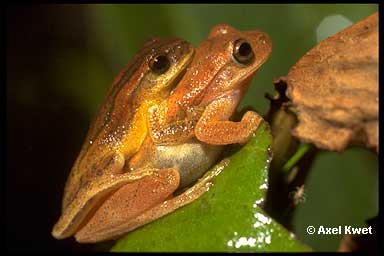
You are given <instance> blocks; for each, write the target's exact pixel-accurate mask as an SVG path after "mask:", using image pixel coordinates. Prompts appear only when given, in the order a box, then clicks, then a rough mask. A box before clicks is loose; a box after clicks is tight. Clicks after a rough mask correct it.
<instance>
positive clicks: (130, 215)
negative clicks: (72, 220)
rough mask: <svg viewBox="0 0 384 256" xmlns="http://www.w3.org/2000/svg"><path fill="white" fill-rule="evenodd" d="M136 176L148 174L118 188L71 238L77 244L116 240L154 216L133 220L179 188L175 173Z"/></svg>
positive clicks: (177, 174)
mask: <svg viewBox="0 0 384 256" xmlns="http://www.w3.org/2000/svg"><path fill="white" fill-rule="evenodd" d="M135 172H138V173H148V172H149V173H152V174H151V175H148V176H144V177H143V178H141V179H139V180H136V181H135V182H131V183H129V184H126V185H124V186H122V187H120V188H119V189H118V190H117V191H116V192H114V193H113V194H112V195H110V196H109V197H108V198H107V199H106V200H105V201H104V202H103V203H102V205H101V206H100V207H99V208H98V209H97V210H96V211H95V212H94V214H93V215H92V217H90V219H89V221H88V222H87V223H86V224H85V225H84V226H83V227H82V228H81V229H80V230H79V231H78V232H77V233H76V234H75V238H76V240H77V241H78V242H80V243H93V242H98V241H103V240H108V239H111V238H114V237H118V236H120V235H121V234H124V233H126V232H128V231H130V230H132V229H134V228H136V227H138V226H141V225H144V224H146V223H148V222H151V221H152V220H154V219H156V218H157V216H155V215H156V214H154V215H150V216H147V217H146V218H144V219H143V218H141V219H137V216H139V215H141V214H142V213H144V212H146V211H148V210H149V209H151V208H153V207H155V206H156V205H159V204H161V203H162V202H164V201H166V200H167V199H169V198H170V197H172V193H173V192H174V191H175V190H176V189H177V188H178V187H179V184H180V175H179V172H178V171H177V170H176V169H173V168H168V169H154V168H143V169H140V170H137V171H135Z"/></svg>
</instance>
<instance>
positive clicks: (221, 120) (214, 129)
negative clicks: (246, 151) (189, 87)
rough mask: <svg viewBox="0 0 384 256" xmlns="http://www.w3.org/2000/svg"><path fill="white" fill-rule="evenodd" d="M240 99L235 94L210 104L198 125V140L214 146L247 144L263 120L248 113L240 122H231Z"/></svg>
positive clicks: (256, 115) (251, 112) (196, 134)
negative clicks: (230, 119)
mask: <svg viewBox="0 0 384 256" xmlns="http://www.w3.org/2000/svg"><path fill="white" fill-rule="evenodd" d="M240 98H241V96H240V94H239V93H236V92H235V93H232V94H230V95H228V96H224V97H222V98H219V99H217V100H215V101H213V102H212V103H210V104H209V105H208V106H207V108H206V110H205V111H204V112H203V114H202V116H201V118H200V119H199V121H198V123H197V124H196V127H195V136H196V138H197V139H198V140H200V141H202V142H205V143H208V144H213V145H227V144H234V143H245V142H247V141H248V140H249V139H250V137H251V136H252V134H253V133H254V132H255V131H256V129H257V127H258V126H259V124H260V122H261V121H262V120H263V118H262V117H261V116H260V115H259V114H257V113H256V112H253V111H247V112H246V113H245V114H244V116H243V118H242V119H241V121H240V122H233V121H229V120H228V119H229V118H230V116H231V115H232V114H233V112H234V111H235V110H236V107H237V105H238V102H239V101H240Z"/></svg>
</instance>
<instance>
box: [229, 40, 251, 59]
mask: <svg viewBox="0 0 384 256" xmlns="http://www.w3.org/2000/svg"><path fill="white" fill-rule="evenodd" d="M232 55H233V57H234V58H235V60H236V61H237V62H239V63H241V64H247V63H249V62H251V61H252V60H253V58H254V54H253V50H252V46H251V45H250V44H249V43H248V42H247V41H246V40H244V39H237V40H236V41H235V43H234V44H233V53H232Z"/></svg>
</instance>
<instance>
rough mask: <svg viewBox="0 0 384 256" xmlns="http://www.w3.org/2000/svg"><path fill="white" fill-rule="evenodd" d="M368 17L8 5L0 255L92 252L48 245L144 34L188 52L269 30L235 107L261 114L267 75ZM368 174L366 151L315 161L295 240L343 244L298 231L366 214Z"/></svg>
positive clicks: (287, 9) (370, 198) (371, 193)
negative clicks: (79, 165) (225, 32)
mask: <svg viewBox="0 0 384 256" xmlns="http://www.w3.org/2000/svg"><path fill="white" fill-rule="evenodd" d="M375 11H377V5H208V4H207V5H36V6H33V5H17V6H8V7H7V10H6V79H7V89H6V90H7V102H6V156H5V157H6V212H5V215H6V216H5V218H6V219H5V223H6V243H7V249H8V250H10V251H31V250H34V251H35V250H39V251H41V250H44V251H47V250H72V251H73V250H74V251H89V250H95V247H94V246H90V245H78V244H77V243H76V242H74V240H73V239H66V240H61V241H58V240H55V239H54V238H52V237H51V235H50V232H51V229H52V226H53V224H54V223H55V222H56V221H57V219H58V217H59V215H60V205H61V197H62V192H63V188H64V183H65V180H66V177H67V175H68V173H69V170H70V168H71V166H72V164H73V162H74V160H75V158H76V155H77V154H78V152H79V150H80V146H81V144H82V142H83V139H84V137H85V134H86V132H87V129H88V125H89V122H90V120H91V119H92V117H93V115H94V113H95V111H96V108H97V105H98V104H99V102H100V101H101V100H102V98H103V96H104V93H105V91H106V89H107V87H108V86H109V84H110V82H111V81H112V80H113V77H114V75H116V74H117V73H118V72H119V71H120V69H121V68H123V66H124V65H125V64H126V63H127V62H128V60H129V59H130V58H131V57H132V56H133V54H134V53H135V52H136V51H138V49H139V48H140V46H141V45H142V44H143V42H144V41H145V40H146V39H147V38H149V37H151V36H161V37H171V36H179V37H182V38H185V39H186V40H188V41H190V42H191V43H192V44H193V45H194V46H196V45H197V44H198V42H200V41H201V40H204V38H205V37H206V36H207V34H208V32H209V29H210V28H211V27H212V26H213V25H215V24H217V23H223V22H225V23H229V24H231V25H233V26H235V27H236V28H238V29H241V30H246V29H255V28H257V29H260V30H262V31H264V32H267V33H268V34H270V36H271V37H272V40H273V53H272V56H271V58H270V60H269V61H268V62H267V63H266V64H265V65H264V66H263V68H262V69H261V70H260V72H259V74H258V75H257V76H256V78H255V79H254V82H253V84H252V86H251V89H250V91H249V93H248V94H247V96H246V97H245V99H244V102H243V106H245V105H252V106H253V107H255V108H256V109H257V110H258V111H259V112H260V113H263V114H265V113H266V111H267V110H268V101H267V100H266V99H265V98H264V96H263V95H264V93H265V92H273V87H272V80H273V79H274V78H276V77H279V76H281V75H285V74H287V72H288V70H289V68H290V67H291V66H292V65H293V64H294V63H295V62H296V61H297V60H298V59H299V58H300V57H301V56H302V55H303V54H305V52H307V51H308V50H309V49H310V48H312V47H313V46H314V45H315V44H316V43H317V42H318V40H320V39H323V38H324V33H325V34H327V35H331V34H333V33H335V32H337V31H339V30H340V29H342V28H344V27H346V26H348V25H350V23H348V20H350V22H352V23H353V22H356V21H358V20H360V19H362V18H364V17H366V16H368V15H370V14H372V13H373V12H375ZM330 15H339V18H338V19H336V20H335V21H333V23H332V24H331V25H329V26H328V30H324V29H323V30H321V31H320V32H319V30H318V29H317V28H318V25H319V24H320V23H321V21H322V20H323V19H324V18H325V17H327V16H330ZM340 15H342V16H340ZM340 17H341V18H340ZM343 17H344V19H343ZM324 31H325V32H324ZM322 35H323V36H322ZM318 37H320V39H317V38H318ZM321 37H323V38H321ZM377 175H378V174H377V157H376V155H375V154H372V153H371V152H368V151H366V150H364V149H358V148H354V149H350V150H348V151H347V152H345V153H343V154H337V153H331V152H324V153H322V154H321V155H320V156H319V157H318V158H317V159H316V162H315V166H314V169H313V170H312V172H311V174H310V176H309V178H308V182H307V183H306V202H305V203H304V204H303V205H302V206H300V207H299V208H298V210H297V213H296V215H295V220H294V225H295V229H296V232H297V234H298V237H299V238H300V239H301V240H303V241H304V242H305V243H307V244H308V245H310V246H312V247H313V248H315V249H316V250H320V251H321V250H335V249H336V248H337V246H338V242H339V239H340V237H338V236H333V237H331V236H327V237H314V236H308V235H306V234H305V228H306V226H308V225H315V226H316V225H320V224H323V225H327V226H336V225H344V224H350V225H362V223H364V221H365V219H367V218H370V217H373V216H375V215H376V214H377V207H378V200H377V198H378V195H377V194H378V183H377ZM108 245H109V244H106V245H101V246H100V245H99V247H96V249H100V248H101V249H105V248H108ZM103 246H106V247H103Z"/></svg>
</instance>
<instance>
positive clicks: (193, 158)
mask: <svg viewBox="0 0 384 256" xmlns="http://www.w3.org/2000/svg"><path fill="white" fill-rule="evenodd" d="M271 51H272V43H271V39H270V38H269V36H268V35H267V34H266V33H264V32H261V31H258V30H250V31H239V30H236V29H235V28H233V27H232V26H230V25H227V24H219V25H216V26H215V27H213V28H212V29H211V31H210V33H209V35H208V38H207V39H206V40H204V41H203V42H201V43H200V44H199V45H198V46H197V47H196V48H195V54H194V57H193V60H192V62H191V64H190V65H189V67H188V68H187V70H186V73H185V74H184V75H183V77H182V78H181V80H180V81H179V83H178V84H177V85H176V87H175V88H174V89H173V90H172V91H171V92H170V94H169V96H168V97H167V98H166V99H164V100H163V101H162V102H161V103H160V104H154V105H151V107H149V108H148V119H147V122H148V133H147V136H146V138H145V140H144V142H143V144H142V145H141V147H140V149H139V151H138V152H137V153H136V154H135V155H134V156H133V157H132V158H131V159H130V161H129V164H128V166H129V169H130V170H131V171H133V172H138V171H143V170H152V171H153V173H154V175H150V176H145V177H144V178H142V179H140V180H138V181H136V182H133V183H130V184H127V185H124V186H122V187H120V188H119V189H118V190H117V191H116V192H115V193H114V194H112V195H111V196H109V197H108V198H107V199H106V200H105V201H104V203H103V205H102V206H101V207H99V208H98V209H97V210H96V212H95V213H94V215H93V217H92V219H91V220H90V221H89V222H88V223H86V225H84V226H83V227H82V229H81V230H80V231H79V232H78V233H77V234H76V235H75V237H76V239H77V241H79V242H82V243H95V242H99V241H105V240H110V239H117V238H119V237H121V236H122V235H124V234H126V233H128V232H130V231H132V230H135V229H136V228H139V227H141V226H143V225H145V224H147V223H149V222H152V221H154V220H156V219H159V218H161V217H163V216H165V215H167V214H170V213H172V212H174V211H176V210H177V209H179V208H181V207H183V206H185V205H187V204H190V203H192V202H193V201H195V200H196V199H198V198H199V197H201V196H202V195H203V194H204V193H206V192H207V191H209V189H210V188H211V187H212V186H213V185H214V178H215V177H216V176H217V175H219V173H220V172H221V171H222V170H223V169H224V167H225V166H226V165H228V163H229V162H228V159H224V160H222V161H221V162H220V164H219V165H217V166H216V168H214V171H209V172H207V170H208V169H209V168H210V167H211V166H213V165H214V164H215V163H216V162H217V161H218V160H219V157H220V154H221V152H222V151H223V149H224V148H225V146H227V145H231V144H237V143H238V144H244V143H246V142H247V141H248V140H249V139H250V138H251V137H252V135H253V134H254V132H255V131H256V129H257V128H258V126H259V124H260V123H261V122H262V120H263V119H262V117H261V116H260V115H259V114H257V113H256V112H253V111H248V112H246V113H245V114H244V116H243V117H242V119H241V121H239V122H236V121H232V120H230V118H232V116H233V114H234V112H235V110H236V108H237V106H238V104H239V102H240V100H241V99H242V97H243V96H244V94H245V92H246V90H247V88H248V87H249V85H250V82H251V79H252V78H253V76H254V75H255V73H256V71H257V70H258V69H259V68H260V66H261V65H262V64H263V63H264V62H265V61H266V60H267V59H268V57H269V55H270V53H271ZM181 225H182V223H181Z"/></svg>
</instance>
